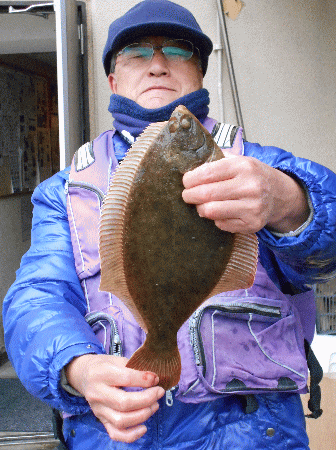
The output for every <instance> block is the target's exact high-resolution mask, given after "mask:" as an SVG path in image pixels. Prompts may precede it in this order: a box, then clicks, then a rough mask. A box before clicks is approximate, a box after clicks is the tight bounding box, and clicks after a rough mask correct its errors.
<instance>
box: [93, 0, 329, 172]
mask: <svg viewBox="0 0 336 450" xmlns="http://www.w3.org/2000/svg"><path fill="white" fill-rule="evenodd" d="M176 2H177V3H179V4H181V5H183V6H185V7H187V8H189V9H190V10H191V11H192V12H193V13H194V15H195V16H196V18H197V20H198V22H199V24H200V25H201V27H202V29H203V31H205V32H206V33H207V34H208V35H209V36H210V37H211V38H212V40H213V42H214V43H216V42H217V41H218V39H217V2H216V0H211V1H209V0H208V1H207V2H199V1H198V0H176ZM136 3H137V0H123V1H111V0H90V1H89V2H88V7H89V14H91V20H92V42H91V45H92V47H91V48H92V51H93V55H92V67H93V69H92V70H93V79H94V100H93V101H94V105H93V110H94V121H95V131H94V132H93V133H94V134H95V135H97V134H99V133H100V132H102V131H104V130H106V129H108V128H110V127H111V123H112V121H111V117H110V114H109V113H108V112H107V107H108V103H109V95H110V92H109V89H108V86H107V82H106V76H105V74H104V71H103V67H102V63H101V55H102V51H103V48H104V45H105V40H106V36H107V29H108V26H109V24H110V22H111V21H112V20H114V19H115V18H117V17H118V16H119V15H121V14H123V13H124V12H126V11H127V10H128V9H129V8H130V7H132V6H133V5H135V4H136ZM335 23H336V11H335V3H334V0H326V1H324V2H321V1H320V0H299V1H296V2H293V1H292V0H282V1H281V2H279V1H278V0H245V7H244V8H243V10H242V12H241V14H240V15H239V16H238V18H237V20H235V21H232V20H230V19H227V27H228V32H229V38H230V45H231V52H232V57H233V63H234V69H235V74H236V79H237V85H238V91H239V97H240V101H241V107H242V113H243V118H244V124H245V130H246V135H247V138H248V140H250V141H257V142H260V143H261V144H268V145H277V146H280V147H282V148H285V149H287V150H290V151H292V152H293V153H295V154H296V155H297V156H301V157H307V158H309V159H312V160H314V161H317V162H319V163H321V164H324V165H326V166H328V167H329V168H331V169H332V170H334V171H336V156H335V151H334V149H335V144H336V127H335V122H336V105H335V103H336V93H335V91H336V90H335V85H336V46H335V41H336V39H335V37H336V36H335V35H336V32H335V29H336V28H335ZM216 60H217V57H216V55H215V52H214V53H213V55H212V56H211V58H210V64H209V70H208V73H207V75H206V77H205V87H206V88H208V89H209V91H210V96H211V102H212V103H211V109H210V113H211V115H212V116H213V117H216V118H218V117H220V113H219V100H218V94H217V88H218V83H219V81H220V80H219V78H218V70H217V65H216ZM223 81H224V86H223V91H224V100H225V108H224V109H225V119H226V121H228V122H233V123H236V117H235V113H234V110H233V106H232V97H231V91H230V83H229V79H228V75H227V71H226V68H225V65H224V73H223Z"/></svg>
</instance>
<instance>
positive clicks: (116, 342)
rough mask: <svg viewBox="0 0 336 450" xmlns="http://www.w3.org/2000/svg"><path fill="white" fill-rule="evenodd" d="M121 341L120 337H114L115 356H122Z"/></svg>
mask: <svg viewBox="0 0 336 450" xmlns="http://www.w3.org/2000/svg"><path fill="white" fill-rule="evenodd" d="M121 353H122V352H121V340H120V337H119V336H114V338H113V355H114V356H121Z"/></svg>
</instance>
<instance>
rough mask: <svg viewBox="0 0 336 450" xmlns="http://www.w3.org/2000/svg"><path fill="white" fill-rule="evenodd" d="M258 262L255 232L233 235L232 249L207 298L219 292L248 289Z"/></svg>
mask: <svg viewBox="0 0 336 450" xmlns="http://www.w3.org/2000/svg"><path fill="white" fill-rule="evenodd" d="M257 263H258V238H257V236H256V235H255V234H241V233H236V234H235V235H234V241H233V249H232V253H231V256H230V259H229V262H228V264H227V266H226V269H225V271H224V272H223V274H222V276H221V278H220V279H219V281H218V283H217V284H216V286H215V287H214V289H213V290H212V291H211V293H210V295H209V296H208V298H210V297H213V296H214V295H217V294H220V293H221V292H228V291H235V290H237V289H248V288H249V287H251V286H252V284H253V282H254V278H255V274H256V270H257Z"/></svg>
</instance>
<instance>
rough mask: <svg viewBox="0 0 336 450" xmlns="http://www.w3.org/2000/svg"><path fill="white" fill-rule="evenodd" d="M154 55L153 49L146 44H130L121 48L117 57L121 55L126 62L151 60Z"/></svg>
mask: <svg viewBox="0 0 336 450" xmlns="http://www.w3.org/2000/svg"><path fill="white" fill-rule="evenodd" d="M153 54H154V50H153V47H152V46H151V45H150V44H148V45H146V44H131V45H128V46H127V47H125V48H123V49H122V50H121V52H120V53H119V55H123V56H124V58H126V59H128V60H133V59H145V60H150V59H152V57H153Z"/></svg>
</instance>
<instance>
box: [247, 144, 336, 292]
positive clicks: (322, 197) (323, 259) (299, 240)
mask: <svg viewBox="0 0 336 450" xmlns="http://www.w3.org/2000/svg"><path fill="white" fill-rule="evenodd" d="M245 155H246V156H252V157H255V158H257V159H259V160H261V161H262V162H264V163H266V164H268V165H270V166H272V167H274V168H276V169H279V170H281V171H283V172H285V173H287V174H288V175H290V176H292V177H293V178H295V179H296V180H298V181H299V182H300V183H301V185H302V186H303V188H304V189H305V191H306V194H307V198H308V201H309V203H310V206H311V209H312V211H313V215H312V220H311V222H310V223H309V224H308V225H307V227H306V228H304V229H303V231H301V233H300V234H299V235H297V236H295V235H292V234H291V233H288V234H286V235H283V236H281V237H279V236H276V235H274V234H273V233H271V232H270V231H268V230H267V229H266V228H263V229H262V230H261V231H260V232H258V238H259V240H260V242H261V244H262V245H264V246H266V247H267V249H268V250H270V251H271V252H272V253H273V255H274V256H275V258H276V260H277V264H278V267H279V269H280V271H281V272H282V274H283V276H284V277H285V278H286V279H287V280H288V281H289V282H290V283H291V284H292V285H293V286H296V287H297V288H298V289H300V290H307V289H309V288H310V287H311V286H312V285H314V284H316V283H324V282H327V281H328V280H330V279H331V278H333V277H335V276H336V239H335V236H336V234H335V232H336V174H335V173H334V172H332V171H331V170H329V169H327V168H326V167H323V166H321V165H320V164H317V163H314V162H312V161H309V160H307V159H303V158H298V157H295V156H294V155H292V154H291V153H289V152H285V151H283V150H281V149H279V148H276V147H261V146H260V145H258V144H250V143H245ZM273 262H274V257H273ZM271 270H272V269H271Z"/></svg>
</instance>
